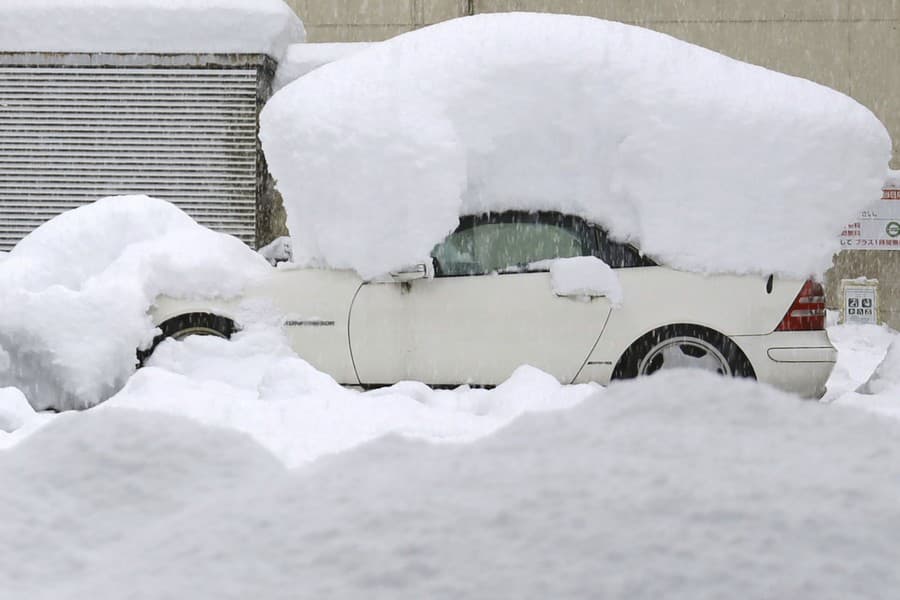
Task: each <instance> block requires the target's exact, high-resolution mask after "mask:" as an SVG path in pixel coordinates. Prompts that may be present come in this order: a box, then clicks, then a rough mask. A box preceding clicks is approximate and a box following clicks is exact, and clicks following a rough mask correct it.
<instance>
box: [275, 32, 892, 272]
mask: <svg viewBox="0 0 900 600" xmlns="http://www.w3.org/2000/svg"><path fill="white" fill-rule="evenodd" d="M261 139H262V141H263V147H264V149H265V152H266V157H267V159H268V163H269V166H270V168H271V170H272V172H273V173H274V175H275V177H276V178H277V180H278V186H279V189H280V190H281V191H282V193H283V195H284V198H285V202H286V206H287V210H288V226H289V228H290V230H291V234H292V236H293V238H294V241H295V253H296V254H295V255H296V256H297V258H298V259H302V260H305V261H307V262H312V263H317V262H318V263H326V264H329V265H331V266H333V267H347V268H352V269H356V270H357V271H358V272H359V273H360V274H361V275H363V276H366V277H371V276H376V275H378V274H381V273H384V272H387V271H389V270H390V269H392V268H396V267H398V266H401V265H403V264H409V263H413V262H415V261H417V260H421V259H422V258H423V257H426V256H427V255H428V253H429V251H430V250H431V248H432V247H433V246H434V244H435V243H437V242H438V241H440V240H441V239H442V238H443V237H444V236H445V235H446V234H447V233H448V232H450V231H451V230H452V229H454V227H455V226H456V224H457V219H458V217H459V216H460V215H462V214H471V213H481V212H484V211H499V210H505V209H512V208H520V209H548V210H560V211H562V212H566V213H574V214H578V215H581V216H583V217H586V218H588V219H589V220H591V221H595V222H597V223H600V224H602V225H605V226H607V227H608V228H610V230H611V231H612V232H613V233H614V235H615V236H616V237H617V238H618V239H620V240H628V241H632V242H635V243H636V244H638V245H639V246H640V247H641V248H642V249H643V250H644V251H645V252H646V253H648V254H650V255H652V256H654V257H656V258H658V259H661V260H662V261H663V262H665V263H667V264H669V265H671V266H674V267H678V268H683V269H689V270H695V271H703V272H707V271H717V272H738V273H745V272H755V273H770V272H776V273H781V274H785V275H792V276H797V277H806V276H808V275H810V274H813V273H818V272H821V271H822V270H824V269H825V268H827V267H828V266H829V264H830V259H831V255H832V252H833V251H836V249H837V246H836V244H837V239H838V236H837V234H838V233H839V232H840V229H841V227H842V226H843V224H844V223H845V222H846V221H847V220H848V219H850V218H851V217H852V216H853V215H854V214H856V211H858V210H860V209H862V208H864V207H865V206H866V205H867V204H869V203H871V202H872V200H873V199H876V198H878V197H879V195H880V190H881V185H882V184H883V183H884V180H885V177H886V174H887V165H888V161H889V159H890V150H891V143H890V139H889V136H888V134H887V131H886V130H885V128H884V126H883V125H882V124H881V123H880V122H879V121H878V120H877V119H876V118H875V117H874V115H872V113H871V112H870V111H869V110H867V109H866V108H864V107H863V106H861V105H860V104H858V103H857V102H855V101H854V100H852V99H851V98H849V97H847V96H844V95H843V94H840V93H838V92H836V91H834V90H831V89H828V88H825V87H822V86H820V85H817V84H814V83H811V82H809V81H806V80H803V79H798V78H795V77H789V76H787V75H783V74H780V73H775V72H772V71H768V70H766V69H763V68H760V67H756V66H753V65H749V64H745V63H741V62H738V61H735V60H732V59H729V58H727V57H725V56H722V55H720V54H717V53H715V52H711V51H709V50H705V49H703V48H700V47H698V46H694V45H691V44H688V43H685V42H681V41H679V40H676V39H674V38H671V37H669V36H666V35H663V34H659V33H656V32H653V31H649V30H646V29H642V28H639V27H633V26H629V25H623V24H620V23H611V22H606V21H601V20H598V19H592V18H587V17H573V16H564V15H546V14H545V15H537V14H504V15H481V16H477V17H470V18H465V19H458V20H454V21H449V22H446V23H442V24H439V25H435V26H433V27H427V28H424V29H421V30H418V31H415V32H412V33H407V34H404V35H401V36H398V37H396V38H393V39H391V40H388V41H386V42H384V43H379V44H376V45H373V46H372V47H370V48H367V49H365V50H362V51H361V52H358V53H356V54H353V55H352V56H348V57H346V58H343V59H342V60H340V61H338V62H335V63H332V64H327V65H325V66H323V67H321V68H319V69H316V70H315V71H312V72H310V73H308V74H307V75H305V76H303V77H301V78H300V79H298V80H297V81H295V82H294V83H292V84H290V85H289V86H287V87H285V88H284V89H283V90H281V91H280V92H279V93H278V94H276V95H275V96H274V97H273V98H272V100H271V101H270V102H269V103H268V105H267V106H266V108H265V110H264V111H263V114H262V131H261Z"/></svg>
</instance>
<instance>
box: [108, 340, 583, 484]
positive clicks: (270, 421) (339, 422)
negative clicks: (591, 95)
mask: <svg viewBox="0 0 900 600" xmlns="http://www.w3.org/2000/svg"><path fill="white" fill-rule="evenodd" d="M148 365H149V366H147V367H145V368H143V369H141V370H140V371H138V372H137V373H135V375H134V376H133V377H132V378H131V379H130V380H129V381H128V384H127V385H126V386H125V388H124V389H123V390H122V391H121V392H119V393H118V394H117V395H116V396H114V397H113V398H111V399H110V400H109V401H108V402H107V403H106V404H105V405H104V409H105V408H106V407H126V408H134V409H139V410H144V411H153V412H159V411H161V412H166V413H171V414H174V415H182V416H188V417H190V418H192V419H195V420H197V421H199V422H201V423H204V424H207V425H217V426H221V427H227V428H229V429H236V430H238V431H242V432H245V433H248V434H250V435H251V436H252V437H253V438H254V439H256V440H257V441H258V442H259V443H260V444H262V445H263V446H265V447H266V448H268V449H269V450H270V451H272V452H273V453H274V454H275V455H276V456H278V457H279V458H280V459H281V460H282V461H283V462H284V463H285V464H286V465H288V466H297V465H300V464H303V463H306V462H309V461H312V460H314V459H316V458H319V457H321V456H323V455H325V454H331V453H334V452H339V451H342V450H347V449H349V448H353V447H355V446H358V445H360V444H362V443H364V442H368V441H370V440H373V439H376V438H379V437H382V436H384V435H387V434H391V433H396V434H402V435H408V436H410V437H415V438H420V439H426V440H430V441H438V442H465V441H471V440H474V439H477V438H479V437H483V436H485V435H488V434H490V433H493V432H494V431H496V430H497V429H499V428H500V427H503V426H504V425H506V424H508V423H509V422H510V421H512V420H513V419H514V418H516V417H518V416H519V415H521V414H523V413H526V412H537V411H550V410H560V409H564V408H568V407H571V406H574V405H575V404H577V403H578V402H580V401H582V400H583V399H584V398H586V397H587V396H589V395H591V394H592V393H595V392H596V391H598V390H599V389H601V388H600V386H599V385H596V384H586V385H573V386H563V385H560V383H559V382H558V381H557V380H556V379H555V378H553V377H552V376H551V375H548V374H546V373H543V372H541V371H538V370H537V369H534V368H531V367H521V368H519V369H518V370H517V371H516V372H515V373H513V375H512V377H510V379H509V380H507V381H506V382H505V383H503V384H501V385H500V386H498V387H497V388H495V389H493V390H485V389H469V388H467V387H466V386H462V387H460V388H458V389H455V390H432V389H431V388H429V387H428V386H426V385H424V384H422V383H413V382H405V383H398V384H397V385H394V386H391V387H389V388H383V389H378V390H374V391H371V392H367V393H361V392H358V391H355V390H351V389H347V388H344V387H341V386H340V385H338V384H337V383H336V382H335V381H334V379H332V378H331V377H329V376H328V375H326V374H324V373H321V372H319V371H317V370H315V369H314V368H313V367H312V366H310V365H309V364H308V363H306V362H305V361H303V360H302V359H301V358H298V357H297V355H296V354H294V352H293V351H292V350H291V349H290V347H289V346H288V344H287V340H286V338H285V336H284V334H283V333H282V332H281V331H280V329H278V328H275V327H272V326H265V325H261V324H257V325H255V326H253V327H250V328H248V329H246V330H244V331H241V332H239V333H237V334H235V335H234V337H233V338H232V339H231V341H227V340H222V339H219V338H214V337H191V338H187V339H186V340H184V341H183V342H176V341H174V340H168V341H165V342H163V343H162V344H160V346H159V347H158V348H157V349H156V351H155V352H154V354H153V356H152V357H151V358H150V361H149V363H148Z"/></svg>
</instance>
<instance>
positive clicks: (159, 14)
mask: <svg viewBox="0 0 900 600" xmlns="http://www.w3.org/2000/svg"><path fill="white" fill-rule="evenodd" d="M304 39H306V32H305V31H304V29H303V23H302V22H301V21H300V19H299V18H298V17H297V15H296V14H295V13H294V11H292V10H291V9H290V7H288V6H287V4H285V3H284V2H283V1H282V0H3V2H2V4H0V52H149V53H154V54H157V53H161V52H162V53H166V52H186V53H244V54H268V55H269V56H271V57H273V58H275V59H276V60H278V59H280V58H281V56H282V55H283V54H284V52H285V51H286V49H287V47H288V46H289V45H290V44H293V43H296V42H302V41H303V40H304Z"/></svg>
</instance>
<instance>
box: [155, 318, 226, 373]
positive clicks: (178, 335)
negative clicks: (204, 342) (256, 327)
mask: <svg viewBox="0 0 900 600" xmlns="http://www.w3.org/2000/svg"><path fill="white" fill-rule="evenodd" d="M159 328H160V329H161V330H162V333H160V334H159V335H157V336H156V337H155V338H153V343H152V344H150V347H149V348H148V349H146V350H138V366H141V367H142V366H144V362H146V360H147V359H148V358H150V356H151V355H152V354H153V351H154V350H156V347H157V346H158V345H159V344H160V342H162V341H163V340H164V339H166V338H173V339H176V340H183V339H184V338H186V337H190V336H192V335H212V336H216V337H220V338H224V339H231V335H232V334H233V333H234V332H235V331H237V327H236V326H235V324H234V321H232V320H231V319H229V318H227V317H222V316H220V315H215V314H212V313H189V314H186V315H179V316H177V317H173V318H171V319H169V320H168V321H165V322H163V323H162V324H160V326H159Z"/></svg>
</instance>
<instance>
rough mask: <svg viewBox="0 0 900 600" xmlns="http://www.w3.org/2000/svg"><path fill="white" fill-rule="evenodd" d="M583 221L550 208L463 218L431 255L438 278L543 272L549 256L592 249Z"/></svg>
mask: <svg viewBox="0 0 900 600" xmlns="http://www.w3.org/2000/svg"><path fill="white" fill-rule="evenodd" d="M590 233H591V232H590V230H589V228H588V227H587V225H585V224H584V223H582V222H579V221H574V220H573V219H571V218H565V217H562V216H561V215H554V214H552V213H550V214H546V213H499V214H492V215H483V216H481V217H467V218H465V220H464V221H463V222H461V224H460V227H459V229H457V230H456V232H454V233H452V234H451V235H450V236H449V237H448V238H447V239H446V240H445V241H444V242H443V243H441V244H438V245H437V246H436V247H435V249H434V251H433V252H432V256H433V257H434V261H435V273H436V275H437V276H439V277H453V276H459V275H484V274H487V273H518V272H524V271H546V270H548V269H549V264H547V263H546V261H548V260H552V259H555V258H570V257H573V256H585V255H590V254H592V253H593V250H594V246H595V244H594V241H593V239H592V236H591V235H590Z"/></svg>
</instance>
